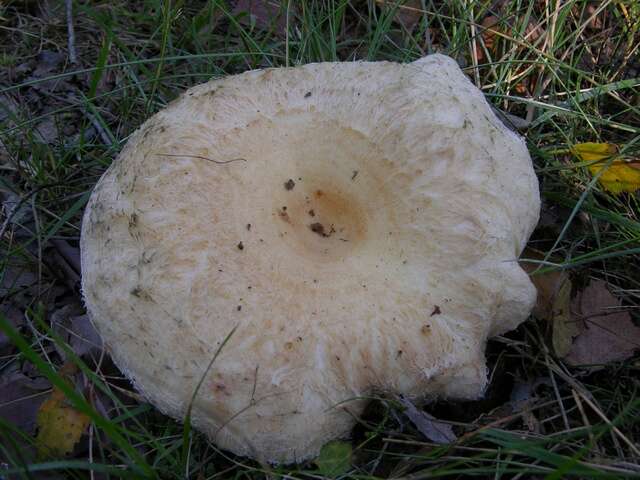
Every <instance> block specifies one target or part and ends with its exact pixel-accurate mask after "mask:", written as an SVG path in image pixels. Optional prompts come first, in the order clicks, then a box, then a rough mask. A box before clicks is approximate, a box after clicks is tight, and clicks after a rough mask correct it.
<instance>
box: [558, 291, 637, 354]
mask: <svg viewBox="0 0 640 480" xmlns="http://www.w3.org/2000/svg"><path fill="white" fill-rule="evenodd" d="M620 305H621V301H620V300H619V299H618V298H616V297H615V296H613V295H612V294H611V292H609V290H608V289H607V284H606V282H604V281H602V280H596V281H592V282H590V283H589V285H588V286H587V288H585V289H584V291H582V292H580V293H579V294H578V295H577V296H576V298H575V299H574V300H573V302H572V314H573V316H574V318H575V319H576V320H578V321H579V322H580V323H581V333H580V334H579V335H578V336H577V337H576V339H575V340H574V342H573V345H572V346H571V349H570V351H569V352H568V354H567V356H566V358H565V360H566V361H567V362H568V363H570V364H571V365H602V364H606V363H610V362H617V361H622V360H626V359H627V358H630V357H632V356H633V354H634V351H635V350H637V349H640V327H637V326H635V325H634V323H633V322H632V321H631V315H630V314H629V312H627V311H622V310H620Z"/></svg>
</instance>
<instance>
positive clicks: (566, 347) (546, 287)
mask: <svg viewBox="0 0 640 480" xmlns="http://www.w3.org/2000/svg"><path fill="white" fill-rule="evenodd" d="M522 256H523V258H528V259H535V260H542V259H543V258H544V254H543V253H542V252H538V251H536V250H533V249H529V248H528V249H526V250H525V252H524V253H523V254H522ZM521 265H522V268H524V270H525V271H526V272H527V273H529V275H530V277H529V278H530V279H531V281H532V282H533V284H534V285H535V287H536V290H537V291H538V297H537V299H536V305H535V307H534V309H533V315H534V316H535V317H537V318H539V319H540V320H545V321H547V322H549V323H550V324H551V343H552V345H553V350H554V352H555V354H556V355H557V356H558V357H560V358H562V357H564V356H566V355H567V354H568V353H569V352H570V351H571V346H572V345H573V339H574V337H576V336H577V335H578V334H580V332H581V324H580V323H579V322H577V321H576V320H575V319H574V318H573V317H572V315H571V291H572V289H573V285H572V283H571V279H570V278H569V275H567V273H566V272H563V271H553V272H547V273H543V274H536V273H535V270H536V268H537V267H538V264H536V263H529V262H522V263H521Z"/></svg>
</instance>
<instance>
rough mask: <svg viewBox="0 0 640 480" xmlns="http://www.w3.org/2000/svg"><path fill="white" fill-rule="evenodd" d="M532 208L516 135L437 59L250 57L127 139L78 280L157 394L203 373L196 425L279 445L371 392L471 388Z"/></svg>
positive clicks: (324, 426) (535, 202)
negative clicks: (276, 60) (280, 60)
mask: <svg viewBox="0 0 640 480" xmlns="http://www.w3.org/2000/svg"><path fill="white" fill-rule="evenodd" d="M538 211H539V193H538V186H537V182H536V178H535V175H534V172H533V170H532V165H531V159H530V157H529V155H528V153H527V149H526V148H525V145H524V143H523V141H522V140H521V139H520V138H519V137H517V136H516V135H515V134H513V133H511V132H510V131H509V130H507V129H506V128H505V127H504V126H503V125H502V124H501V123H500V121H498V120H497V119H496V117H495V116H494V115H493V113H492V112H491V110H490V108H489V106H488V104H487V103H486V101H485V99H484V98H483V96H482V94H481V93H480V91H479V90H477V89H476V88H475V87H474V86H473V85H472V84H471V83H470V82H469V81H468V80H467V78H466V77H465V76H464V75H463V74H462V72H461V71H460V69H459V68H458V66H457V65H456V63H455V62H454V61H453V60H451V59H449V58H447V57H444V56H442V55H432V56H429V57H426V58H423V59H421V60H418V61H416V62H414V63H410V64H405V65H401V64H396V63H388V62H380V63H365V62H358V63H320V64H312V65H306V66H304V67H299V68H287V69H270V70H262V71H251V72H248V73H245V74H242V75H237V76H233V77H228V78H226V79H223V80H215V81H211V82H209V83H206V84H204V85H200V86H197V87H195V88H192V89H190V90H189V91H187V92H186V93H185V94H184V95H182V97H180V98H179V99H178V100H177V101H175V102H174V103H172V104H171V105H170V106H169V107H167V108H166V109H164V110H163V111H161V112H160V113H158V114H157V115H155V116H154V117H152V118H151V119H150V120H148V121H147V122H146V123H145V124H144V125H143V126H142V128H140V130H138V131H137V132H136V133H135V134H134V135H133V136H132V137H131V139H130V140H129V143H128V144H127V146H126V148H125V149H124V150H123V152H122V154H121V155H120V157H119V158H118V159H117V160H116V161H115V162H114V164H113V165H112V166H111V168H109V170H108V171H107V172H106V173H105V175H104V176H103V177H102V179H101V180H100V182H99V183H98V185H97V187H96V189H95V191H94V192H93V195H92V197H91V200H90V202H89V205H88V208H87V211H86V214H85V217H84V223H83V230H82V244H81V246H82V268H83V289H84V294H85V298H86V304H87V307H88V310H89V312H90V314H91V317H92V318H93V321H94V323H95V325H96V327H97V328H98V329H99V331H100V333H101V334H102V336H103V338H104V340H105V341H106V344H107V345H108V346H109V347H110V349H111V353H112V356H113V358H114V360H115V361H116V363H117V364H118V365H119V366H120V368H121V369H122V370H123V371H124V372H125V373H126V374H127V375H128V376H129V377H130V378H131V379H132V380H133V381H134V383H135V385H136V386H137V388H139V389H140V390H141V391H142V393H143V394H144V395H145V396H146V397H147V398H148V399H149V400H150V401H151V402H152V403H154V404H155V405H156V406H157V407H158V408H159V409H160V410H162V411H163V412H166V413H167V414H169V415H172V416H174V417H176V418H179V419H180V418H184V416H185V412H186V411H187V408H188V405H189V403H190V402H191V399H192V396H193V393H194V390H195V389H196V386H197V384H198V382H199V381H200V380H201V379H203V378H204V381H203V383H202V386H201V388H200V390H199V391H198V393H197V395H196V397H195V400H194V403H193V410H192V421H193V422H194V424H195V425H196V426H197V427H198V428H200V429H201V430H203V431H205V432H206V433H207V434H208V435H209V436H210V438H211V439H212V440H213V441H214V442H216V443H217V444H218V445H219V446H221V447H223V448H227V449H230V450H232V451H234V452H236V453H239V454H246V455H249V456H253V457H256V458H260V459H262V460H267V461H273V462H291V461H297V460H302V459H305V458H308V457H310V456H313V455H315V454H317V453H318V451H319V449H320V447H321V446H322V445H323V444H324V443H325V442H327V441H328V440H330V439H332V438H335V437H339V436H342V435H345V434H348V432H349V431H350V429H351V428H352V425H353V423H354V416H357V415H358V414H359V413H360V412H361V411H362V408H363V405H364V401H365V400H364V398H365V397H367V396H368V395H371V393H373V392H394V393H401V394H404V395H408V396H419V397H424V396H431V397H435V396H437V397H453V398H474V397H477V396H479V395H480V394H481V393H482V391H483V388H484V386H485V383H486V367H485V359H484V347H485V343H486V339H487V337H488V336H490V335H495V334H498V333H501V332H504V331H506V330H509V329H512V328H514V327H515V326H516V325H518V324H519V323H520V322H522V321H523V320H524V319H525V318H526V317H527V315H528V313H529V311H530V309H531V307H532V304H533V302H534V299H535V289H534V287H533V286H532V284H531V283H530V281H529V279H528V277H527V275H526V274H525V273H524V272H523V271H522V270H521V269H520V267H519V266H518V263H517V262H516V259H517V257H518V255H519V254H520V253H521V251H522V249H523V248H524V246H525V243H526V241H527V239H528V237H529V235H530V233H531V231H532V230H533V228H534V226H535V224H536V222H537V218H538ZM236 326H237V329H236V330H235V331H234V333H233V335H231V337H230V338H229V339H228V342H227V343H226V344H225V345H224V346H223V347H222V348H220V347H221V344H222V342H223V341H224V339H225V338H226V337H227V336H228V335H229V333H230V332H231V331H232V330H233V329H234V327H236ZM218 350H220V354H219V356H218V357H217V358H216V359H215V362H213V365H212V366H211V368H210V369H209V370H207V366H208V365H209V364H210V362H211V360H212V358H213V357H214V355H215V353H216V352H217V351H218Z"/></svg>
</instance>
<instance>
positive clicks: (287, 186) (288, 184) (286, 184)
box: [284, 178, 296, 190]
mask: <svg viewBox="0 0 640 480" xmlns="http://www.w3.org/2000/svg"><path fill="white" fill-rule="evenodd" d="M295 186H296V182H294V181H293V178H290V179H289V180H287V181H286V182H284V188H285V190H293V187H295Z"/></svg>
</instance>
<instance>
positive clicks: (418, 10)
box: [377, 0, 423, 33]
mask: <svg viewBox="0 0 640 480" xmlns="http://www.w3.org/2000/svg"><path fill="white" fill-rule="evenodd" d="M377 3H379V4H381V5H384V6H388V7H390V8H394V7H395V8H397V10H396V13H395V16H394V17H393V19H394V20H395V21H396V22H398V23H399V24H400V25H402V26H403V27H404V28H405V29H406V30H407V31H408V32H409V33H411V32H413V29H414V28H415V27H416V25H417V24H418V22H419V21H420V19H421V18H422V15H423V10H422V1H421V0H406V1H404V2H398V1H393V0H378V1H377Z"/></svg>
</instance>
